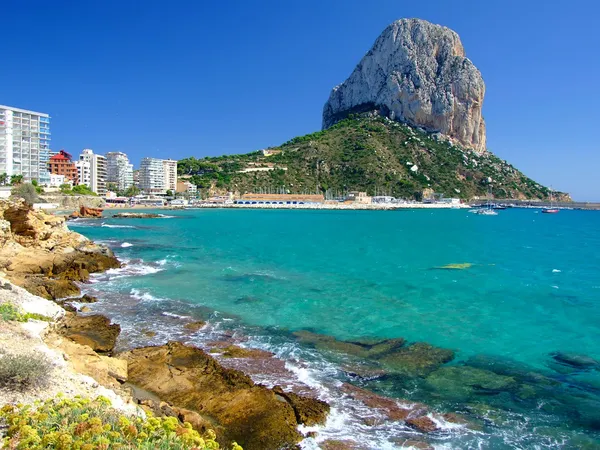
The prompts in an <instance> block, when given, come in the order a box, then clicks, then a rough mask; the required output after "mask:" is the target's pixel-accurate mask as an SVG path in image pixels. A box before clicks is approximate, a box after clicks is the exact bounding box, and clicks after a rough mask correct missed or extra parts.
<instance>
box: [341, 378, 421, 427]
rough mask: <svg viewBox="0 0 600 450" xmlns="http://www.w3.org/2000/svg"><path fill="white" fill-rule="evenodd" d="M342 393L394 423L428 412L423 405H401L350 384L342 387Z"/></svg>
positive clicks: (406, 403) (411, 403) (407, 403)
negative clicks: (375, 410) (377, 411)
mask: <svg viewBox="0 0 600 450" xmlns="http://www.w3.org/2000/svg"><path fill="white" fill-rule="evenodd" d="M342 392H345V393H346V394H348V395H350V396H351V397H352V398H354V399H355V400H358V401H360V402H362V403H364V404H365V405H366V406H368V407H369V408H373V409H377V410H379V411H380V412H381V413H382V414H384V415H385V416H386V417H387V418H388V419H389V420H392V421H400V420H406V419H407V418H408V417H411V416H418V415H421V414H424V413H425V412H426V411H427V407H426V406H425V405H423V404H420V403H414V402H403V403H401V402H399V401H398V400H394V399H392V398H388V397H383V396H381V395H377V394H375V393H374V392H371V391H367V390H366V389H361V388H359V387H357V386H354V385H352V384H349V383H344V384H343V385H342Z"/></svg>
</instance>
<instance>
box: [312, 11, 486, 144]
mask: <svg viewBox="0 0 600 450" xmlns="http://www.w3.org/2000/svg"><path fill="white" fill-rule="evenodd" d="M484 94H485V84H484V82H483V78H482V77H481V73H480V72H479V70H477V68H476V67H475V65H474V64H473V63H472V62H471V61H470V60H469V59H467V58H466V56H465V50H464V48H463V45H462V43H461V41H460V38H459V37H458V34H456V33H455V32H454V31H452V30H450V29H449V28H446V27H443V26H441V25H434V24H432V23H429V22H427V21H425V20H420V19H402V20H398V21H396V22H394V23H392V24H391V25H390V26H388V27H387V28H386V29H385V30H384V31H383V33H382V34H381V36H379V38H377V40H376V41H375V44H374V45H373V47H372V48H371V50H369V51H368V52H367V54H366V55H365V56H364V57H363V59H362V60H361V61H360V63H359V64H358V66H356V68H355V69H354V72H352V74H351V75H350V77H349V78H348V79H347V80H346V81H344V82H343V83H342V84H341V85H339V86H336V87H335V88H333V91H332V92H331V95H330V96H329V100H327V103H325V106H324V108H323V128H324V129H325V128H329V127H330V126H332V125H333V124H335V123H336V122H338V121H339V120H341V119H343V118H345V117H346V116H348V115H349V114H351V113H356V112H367V111H372V110H379V111H381V112H382V113H383V114H385V115H386V116H388V117H389V118H391V119H395V120H398V121H402V122H406V123H408V124H410V125H412V126H417V127H421V128H424V129H425V130H427V131H430V132H433V133H441V134H442V135H444V136H446V137H448V138H450V139H452V140H454V141H456V142H458V143H460V144H462V145H464V146H465V147H468V148H472V149H474V150H476V151H478V152H484V151H485V149H486V147H485V144H486V137H485V122H484V120H483V117H482V114H481V107H482V105H483V97H484Z"/></svg>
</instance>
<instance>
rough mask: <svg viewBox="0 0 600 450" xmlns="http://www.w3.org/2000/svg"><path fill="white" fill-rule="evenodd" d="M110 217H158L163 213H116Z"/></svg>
mask: <svg viewBox="0 0 600 450" xmlns="http://www.w3.org/2000/svg"><path fill="white" fill-rule="evenodd" d="M112 217H113V219H159V218H161V217H163V215H162V214H155V213H117V214H115V215H114V216H112Z"/></svg>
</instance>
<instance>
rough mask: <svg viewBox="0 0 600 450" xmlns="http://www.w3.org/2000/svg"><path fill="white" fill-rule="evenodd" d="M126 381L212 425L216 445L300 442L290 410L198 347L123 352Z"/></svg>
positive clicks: (248, 447) (264, 446)
mask: <svg viewBox="0 0 600 450" xmlns="http://www.w3.org/2000/svg"><path fill="white" fill-rule="evenodd" d="M121 356H122V357H124V358H126V359H127V361H128V363H129V382H131V383H133V384H134V385H135V386H139V387H141V388H142V389H145V390H147V391H149V392H151V393H153V394H154V395H157V396H159V397H160V398H161V399H163V400H164V401H168V402H170V403H171V404H172V405H173V406H174V407H176V408H185V409H187V410H190V411H195V412H197V413H199V414H201V415H202V417H203V418H206V419H207V420H208V421H210V422H211V423H212V425H213V426H212V427H213V429H214V430H215V431H216V433H217V438H218V440H219V442H220V443H221V445H222V446H228V445H229V444H230V442H231V441H233V440H235V441H236V442H238V443H239V444H240V445H241V446H242V447H243V448H244V450H259V449H260V450H269V449H273V450H275V449H279V448H282V447H291V446H292V445H294V444H296V443H297V442H299V441H300V440H301V439H302V436H301V435H300V433H299V432H298V430H297V426H298V419H297V418H296V412H295V411H294V409H293V407H292V406H291V405H290V404H289V403H288V402H287V401H283V400H282V398H281V397H280V396H278V395H277V394H276V393H275V392H273V391H272V390H270V389H267V388H266V387H264V386H261V385H256V384H254V382H253V381H252V379H250V377H248V376H246V375H244V374H243V373H242V372H240V371H238V370H233V369H226V368H224V367H223V366H221V365H220V364H219V363H218V362H217V361H216V360H215V359H213V358H212V357H210V356H209V355H208V354H207V353H206V352H204V351H203V350H201V349H198V348H195V347H191V346H186V345H184V344H181V343H178V342H170V343H168V344H166V345H163V346H159V347H145V348H138V349H134V350H131V351H128V352H125V353H124V354H123V355H121Z"/></svg>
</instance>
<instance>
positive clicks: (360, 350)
mask: <svg viewBox="0 0 600 450" xmlns="http://www.w3.org/2000/svg"><path fill="white" fill-rule="evenodd" d="M294 336H296V337H297V338H298V340H299V341H300V342H302V343H305V344H311V345H313V346H314V347H315V348H317V349H319V350H331V351H334V352H341V353H347V354H349V355H353V356H358V357H360V358H375V357H378V356H380V355H383V354H385V353H390V352H393V351H395V350H397V349H399V348H400V347H402V346H403V345H404V343H405V342H406V341H405V340H404V339H402V338H395V339H384V340H380V339H357V340H353V341H339V340H337V339H336V338H334V337H333V336H328V335H325V334H317V333H312V332H310V331H306V330H301V331H296V332H295V333H294Z"/></svg>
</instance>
